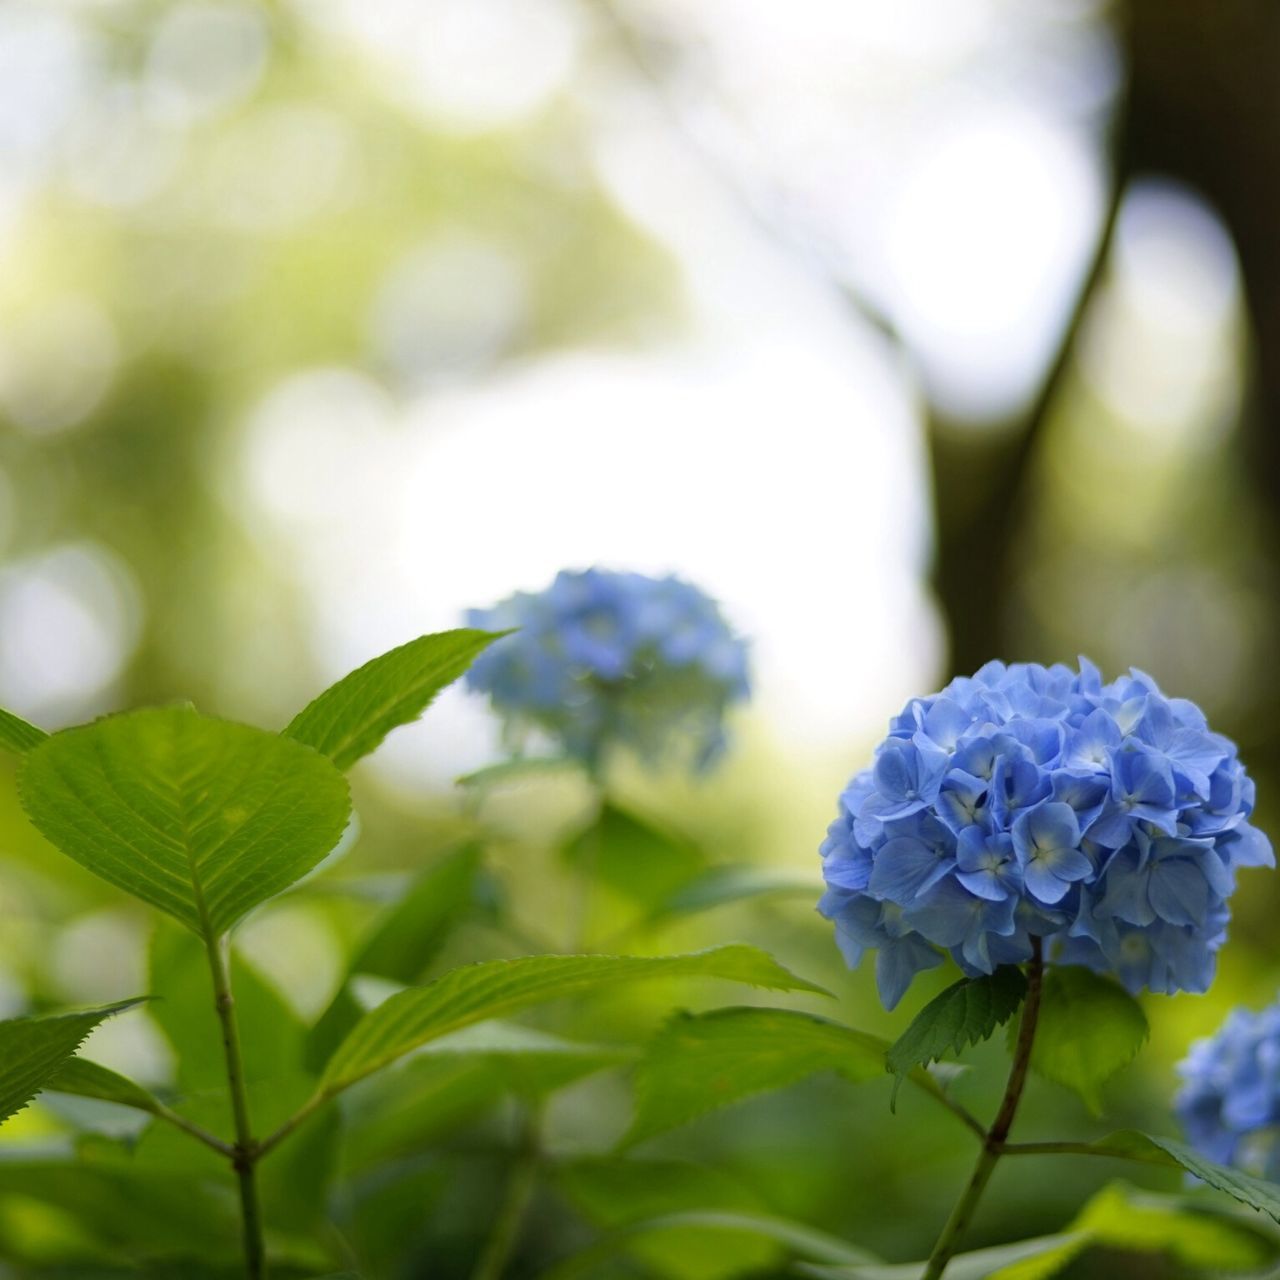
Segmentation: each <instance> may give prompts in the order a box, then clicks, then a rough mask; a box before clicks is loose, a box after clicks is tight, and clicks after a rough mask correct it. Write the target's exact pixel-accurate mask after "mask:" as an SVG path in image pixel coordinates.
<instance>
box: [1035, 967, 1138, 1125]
mask: <svg viewBox="0 0 1280 1280" xmlns="http://www.w3.org/2000/svg"><path fill="white" fill-rule="evenodd" d="M1147 1034H1148V1029H1147V1018H1146V1015H1145V1014H1144V1013H1143V1012H1142V1006H1141V1005H1140V1004H1139V1003H1138V1002H1137V1001H1136V1000H1135V999H1134V998H1133V997H1132V996H1131V995H1130V994H1129V993H1128V992H1127V991H1125V989H1124V988H1123V987H1121V986H1120V985H1119V984H1118V983H1116V982H1114V981H1112V979H1110V978H1106V977H1103V976H1102V975H1101V974H1097V973H1094V972H1092V971H1091V970H1089V969H1081V968H1078V967H1076V966H1068V967H1065V968H1060V967H1058V966H1056V965H1055V966H1053V967H1052V968H1050V969H1049V971H1048V972H1047V973H1046V974H1045V975H1044V994H1043V996H1042V998H1041V1001H1040V1016H1039V1019H1038V1020H1037V1022H1036V1039H1035V1048H1034V1049H1033V1050H1032V1054H1031V1066H1032V1069H1033V1070H1034V1071H1036V1072H1037V1073H1038V1074H1039V1075H1042V1076H1043V1077H1044V1078H1045V1079H1046V1080H1052V1081H1054V1082H1055V1083H1056V1084H1060V1085H1064V1086H1065V1087H1066V1088H1068V1089H1072V1090H1074V1091H1075V1092H1076V1093H1078V1094H1079V1095H1080V1097H1081V1098H1082V1099H1084V1102H1085V1105H1086V1106H1087V1107H1089V1109H1090V1110H1091V1111H1092V1112H1093V1113H1094V1114H1095V1115H1097V1114H1098V1113H1099V1112H1100V1111H1101V1110H1102V1094H1101V1088H1102V1085H1103V1084H1105V1083H1106V1081H1108V1080H1109V1079H1110V1078H1111V1077H1112V1076H1113V1075H1115V1073H1116V1072H1117V1071H1119V1070H1120V1069H1121V1067H1123V1066H1125V1065H1127V1064H1128V1063H1129V1062H1131V1061H1132V1060H1133V1058H1134V1056H1135V1055H1136V1054H1137V1052H1138V1050H1139V1049H1141V1048H1142V1046H1143V1045H1144V1044H1145V1043H1146V1039H1147Z"/></svg>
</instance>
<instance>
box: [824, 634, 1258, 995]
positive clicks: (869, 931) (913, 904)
mask: <svg viewBox="0 0 1280 1280" xmlns="http://www.w3.org/2000/svg"><path fill="white" fill-rule="evenodd" d="M1253 806H1254V786H1253V783H1252V782H1251V781H1250V780H1249V778H1248V777H1247V776H1246V774H1245V771H1244V767H1243V765H1241V763H1240V761H1239V759H1238V758H1237V755H1236V747H1235V744H1234V743H1232V742H1231V741H1230V740H1229V739H1227V738H1224V737H1223V736H1222V735H1221V734H1217V733H1213V732H1211V731H1210V729H1209V727H1208V724H1207V723H1206V721H1205V717H1204V715H1203V713H1202V712H1201V711H1200V709H1199V708H1198V707H1197V706H1196V705H1195V704H1194V703H1192V702H1188V701H1187V700H1186V699H1184V698H1168V697H1165V695H1164V694H1162V693H1161V692H1160V690H1159V688H1158V687H1157V686H1156V683H1155V681H1154V680H1152V679H1151V677H1150V676H1147V675H1145V674H1143V673H1142V672H1141V671H1137V670H1133V671H1131V672H1130V674H1129V675H1127V676H1122V677H1120V679H1118V680H1114V681H1112V682H1111V683H1109V684H1106V683H1104V682H1103V680H1102V678H1101V676H1100V674H1099V672H1098V669H1097V668H1096V667H1095V666H1093V664H1092V663H1090V662H1089V661H1087V660H1086V659H1083V658H1082V659H1081V660H1080V669H1079V670H1078V671H1074V670H1072V669H1071V668H1070V667H1067V666H1064V665H1056V666H1053V667H1043V666H1039V665H1036V664H1030V663H1015V664H1013V665H1009V666H1006V665H1005V664H1004V663H1002V662H992V663H988V664H987V665H986V666H985V667H983V668H982V670H981V671H979V672H978V673H977V674H976V675H974V676H972V677H962V678H960V679H957V680H953V681H952V682H951V683H950V684H949V685H947V687H946V688H945V689H943V690H942V691H941V692H940V693H938V694H935V695H933V696H932V697H927V698H914V699H912V700H911V701H910V702H909V703H908V704H907V706H906V708H905V709H904V710H903V712H902V713H901V715H899V716H897V717H896V718H895V719H893V720H892V721H891V722H890V728H889V736H888V737H887V738H886V739H885V740H884V742H882V743H881V744H880V746H879V748H878V749H877V750H876V753H875V758H874V762H873V764H872V766H871V767H870V768H869V769H865V770H863V771H862V772H861V773H859V774H858V775H857V776H856V777H855V778H854V779H853V781H852V782H850V783H849V785H848V787H847V788H846V789H845V791H844V792H843V794H842V795H841V796H840V802H839V813H838V816H837V817H836V820H835V821H834V822H833V823H832V824H831V826H830V828H829V829H828V832H827V838H826V840H825V841H823V844H822V848H821V854H822V869H823V876H824V878H825V880H826V883H827V891H826V893H825V894H824V895H823V897H822V900H821V902H820V903H819V906H818V909H819V910H820V911H821V912H822V914H823V915H824V916H826V917H828V918H829V919H830V920H832V921H834V923H835V931H836V940H837V942H838V943H839V945H840V948H841V950H842V951H843V953H844V956H845V959H846V960H847V962H848V963H849V965H850V966H851V967H853V966H856V965H857V964H858V963H859V961H860V960H861V959H862V956H863V954H864V953H865V952H867V951H868V950H875V952H876V982H877V986H878V988H879V992H880V998H881V1000H882V1001H883V1003H884V1005H885V1006H886V1008H890V1009H892V1008H893V1007H894V1006H895V1005H896V1004H897V1003H898V1001H899V1000H900V999H901V998H902V995H903V993H904V992H905V991H906V990H907V987H908V986H909V985H910V984H911V980H912V978H914V976H915V975H916V974H917V973H918V972H920V971H921V970H922V969H931V968H933V967H934V966H935V965H939V964H941V963H942V961H943V953H944V952H945V953H949V954H950V955H951V956H952V957H953V958H954V959H955V961H956V962H957V963H958V964H959V966H960V968H961V969H963V970H964V972H965V973H966V974H967V975H968V976H970V977H975V976H977V975H979V974H986V973H991V972H992V971H993V970H994V969H995V968H996V966H997V965H1002V964H1017V963H1020V962H1022V961H1025V960H1028V959H1030V957H1031V939H1032V937H1033V936H1037V935H1038V936H1040V937H1041V938H1043V939H1045V955H1046V958H1047V959H1049V960H1051V961H1058V962H1060V963H1063V964H1079V965H1086V966H1088V967H1089V968H1091V969H1094V970H1097V971H1099V972H1103V973H1111V974H1114V975H1115V976H1116V977H1118V978H1119V979H1120V981H1121V982H1122V983H1123V984H1124V985H1125V986H1126V987H1127V988H1128V989H1129V990H1130V991H1131V992H1134V993H1136V992H1138V991H1140V990H1141V989H1142V988H1144V987H1146V988H1149V989H1150V990H1152V991H1159V992H1165V993H1172V992H1174V991H1179V990H1181V991H1204V990H1206V989H1207V988H1208V986H1209V983H1210V982H1211V981H1212V979H1213V973H1214V965H1215V959H1216V953H1217V950H1218V948H1219V947H1220V946H1221V945H1222V943H1223V941H1224V940H1225V938H1226V926H1227V921H1228V919H1229V918H1230V911H1229V909H1228V906H1227V903H1228V899H1229V898H1230V897H1231V893H1232V891H1233V889H1234V888H1235V880H1236V871H1237V869H1238V868H1240V867H1256V866H1274V865H1275V857H1274V855H1273V853H1272V850H1271V844H1270V842H1269V841H1268V840H1267V838H1266V836H1265V835H1263V834H1262V832H1260V831H1259V830H1258V829H1257V828H1256V827H1253V826H1251V825H1250V823H1249V816H1250V814H1251V813H1252V812H1253Z"/></svg>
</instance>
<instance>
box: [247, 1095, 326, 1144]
mask: <svg viewBox="0 0 1280 1280" xmlns="http://www.w3.org/2000/svg"><path fill="white" fill-rule="evenodd" d="M333 1096H334V1095H333V1094H332V1093H329V1092H327V1091H326V1090H324V1089H320V1090H318V1091H317V1092H315V1093H313V1094H312V1095H311V1097H309V1098H308V1099H307V1100H306V1102H304V1103H303V1104H302V1106H300V1107H299V1108H298V1109H297V1111H295V1112H294V1113H293V1115H291V1116H290V1117H289V1118H288V1119H287V1120H286V1121H285V1122H284V1124H282V1125H281V1126H280V1127H279V1128H278V1129H277V1130H276V1131H275V1133H273V1134H272V1135H271V1136H270V1137H268V1138H263V1140H262V1141H261V1142H259V1143H258V1145H257V1146H256V1147H255V1148H254V1158H255V1160H261V1159H262V1157H263V1156H265V1155H266V1154H267V1152H269V1151H274V1150H275V1149H276V1148H277V1147H278V1146H279V1145H280V1144H281V1143H282V1142H283V1141H284V1140H285V1139H286V1138H287V1137H288V1136H289V1135H290V1134H291V1133H292V1132H293V1131H294V1130H295V1129H297V1128H299V1127H300V1126H301V1125H302V1124H304V1123H305V1122H306V1121H307V1120H310V1119H311V1117H312V1116H313V1115H315V1113H316V1112H317V1111H319V1110H320V1108H321V1107H323V1106H324V1105H325V1103H326V1102H329V1101H330V1100H331V1099H332V1098H333Z"/></svg>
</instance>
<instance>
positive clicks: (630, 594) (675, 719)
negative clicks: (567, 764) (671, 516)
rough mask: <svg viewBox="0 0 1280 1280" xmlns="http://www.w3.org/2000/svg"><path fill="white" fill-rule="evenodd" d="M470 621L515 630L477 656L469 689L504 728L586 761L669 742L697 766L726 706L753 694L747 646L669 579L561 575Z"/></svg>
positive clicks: (717, 740)
mask: <svg viewBox="0 0 1280 1280" xmlns="http://www.w3.org/2000/svg"><path fill="white" fill-rule="evenodd" d="M467 621H468V622H469V624H470V625H471V626H475V627H483V628H485V629H486V630H494V631H501V630H505V629H507V628H512V627H514V628H519V630H518V631H517V632H516V633H515V634H514V635H512V636H508V637H507V638H505V639H503V640H500V641H498V643H496V644H494V645H492V646H491V647H490V648H489V649H487V650H485V652H484V653H482V654H481V655H480V657H479V658H477V659H476V661H475V663H474V664H473V665H472V667H471V670H470V671H469V672H468V674H467V683H468V684H469V685H470V687H471V688H472V689H475V690H477V691H479V692H481V693H487V694H488V695H489V697H490V699H491V701H492V703H493V706H494V707H495V709H496V710H498V711H499V712H500V713H501V714H502V715H503V716H504V717H505V718H506V721H507V725H508V729H509V731H510V732H511V733H512V734H514V735H519V734H521V733H522V732H523V731H525V730H527V729H530V728H535V729H539V730H541V731H542V732H544V733H546V734H547V735H549V736H550V737H551V738H553V739H554V740H556V741H557V742H558V743H559V745H560V746H561V747H562V748H563V749H564V750H565V751H566V752H568V753H569V754H570V755H574V756H577V757H578V758H579V759H581V760H583V761H585V762H586V763H587V765H588V766H589V767H591V768H595V767H597V766H598V764H599V762H600V760H601V758H602V755H603V753H604V752H605V751H606V749H607V748H609V747H610V746H614V745H623V746H627V747H629V748H631V749H632V750H634V751H635V752H637V753H638V754H639V755H640V756H641V757H642V758H644V759H646V760H649V761H652V760H654V759H656V758H657V757H659V756H661V755H663V754H664V753H666V752H667V751H668V750H669V749H671V748H672V747H673V746H674V745H676V744H677V743H682V744H684V745H685V746H687V747H688V748H689V749H690V750H691V752H692V756H693V760H694V763H695V765H696V766H697V767H698V768H704V767H706V766H707V765H709V764H710V763H711V762H712V761H713V760H714V759H715V757H716V756H717V755H719V753H720V752H721V751H722V750H723V748H724V743H725V737H724V715H725V711H726V709H727V708H728V707H729V705H730V704H732V703H734V702H738V701H740V700H742V699H745V698H746V697H747V696H748V694H749V692H750V686H749V682H748V675H747V651H746V645H745V644H744V642H743V641H742V640H741V639H740V638H739V637H738V636H736V635H735V634H734V633H733V632H732V631H731V630H730V628H729V626H728V624H727V623H726V622H725V620H724V617H723V616H722V615H721V613H720V609H719V607H718V606H717V605H716V602H715V601H714V600H712V599H711V598H710V597H709V596H706V595H704V594H703V593H702V592H701V591H699V590H698V588H697V587H695V586H692V585H691V584H690V583H687V582H684V581H682V580H681V579H679V578H676V577H665V578H649V577H646V576H644V575H643V574H639V573H616V572H611V571H608V570H604V569H587V570H584V571H581V572H571V571H567V570H566V571H563V572H561V573H559V574H558V575H557V576H556V579H555V581H554V582H553V583H552V584H551V585H550V586H549V587H548V588H547V589H546V590H545V591H540V592H537V593H536V594H531V593H527V592H523V591H521V592H517V593H516V594H515V595H513V596H510V597H509V598H508V599H506V600H504V601H502V602H501V603H500V604H497V605H495V606H494V607H493V608H492V609H473V610H471V611H470V612H469V613H468V615H467Z"/></svg>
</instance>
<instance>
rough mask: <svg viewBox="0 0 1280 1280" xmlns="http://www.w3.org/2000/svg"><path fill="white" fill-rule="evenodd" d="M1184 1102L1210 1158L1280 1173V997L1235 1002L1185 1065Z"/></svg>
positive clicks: (1193, 1136)
mask: <svg viewBox="0 0 1280 1280" xmlns="http://www.w3.org/2000/svg"><path fill="white" fill-rule="evenodd" d="M1178 1072H1179V1074H1180V1075H1181V1076H1182V1079H1183V1085H1182V1089H1181V1090H1180V1092H1179V1093H1178V1097H1177V1102H1176V1109H1177V1112H1178V1117H1179V1119H1180V1120H1181V1121H1182V1127H1183V1131H1184V1132H1185V1133H1186V1135H1187V1139H1188V1141H1190V1142H1191V1143H1192V1145H1193V1146H1195V1147H1196V1148H1197V1149H1198V1150H1200V1151H1201V1152H1203V1153H1204V1154H1205V1155H1206V1156H1208V1157H1209V1159H1210V1160H1217V1161H1219V1162H1220V1163H1221V1164H1234V1165H1238V1166H1240V1167H1241V1168H1243V1169H1247V1170H1248V1171H1249V1172H1250V1173H1255V1174H1258V1175H1260V1176H1261V1177H1265V1178H1272V1179H1275V1178H1277V1177H1278V1176H1280V1002H1277V1003H1276V1004H1273V1005H1272V1006H1271V1007H1270V1008H1268V1009H1264V1010H1263V1011H1262V1012H1261V1013H1253V1012H1252V1011H1251V1010H1248V1009H1235V1010H1233V1011H1232V1012H1231V1013H1230V1014H1228V1015H1227V1019H1226V1021H1225V1022H1224V1023H1223V1024H1222V1026H1221V1028H1219V1030H1218V1032H1217V1033H1216V1034H1215V1035H1213V1036H1211V1037H1210V1038H1209V1039H1207V1040H1198V1041H1197V1042H1196V1043H1195V1044H1193V1045H1192V1046H1191V1051H1190V1053H1188V1055H1187V1057H1186V1058H1185V1059H1184V1060H1183V1061H1182V1062H1181V1063H1180V1064H1179V1066H1178Z"/></svg>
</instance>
